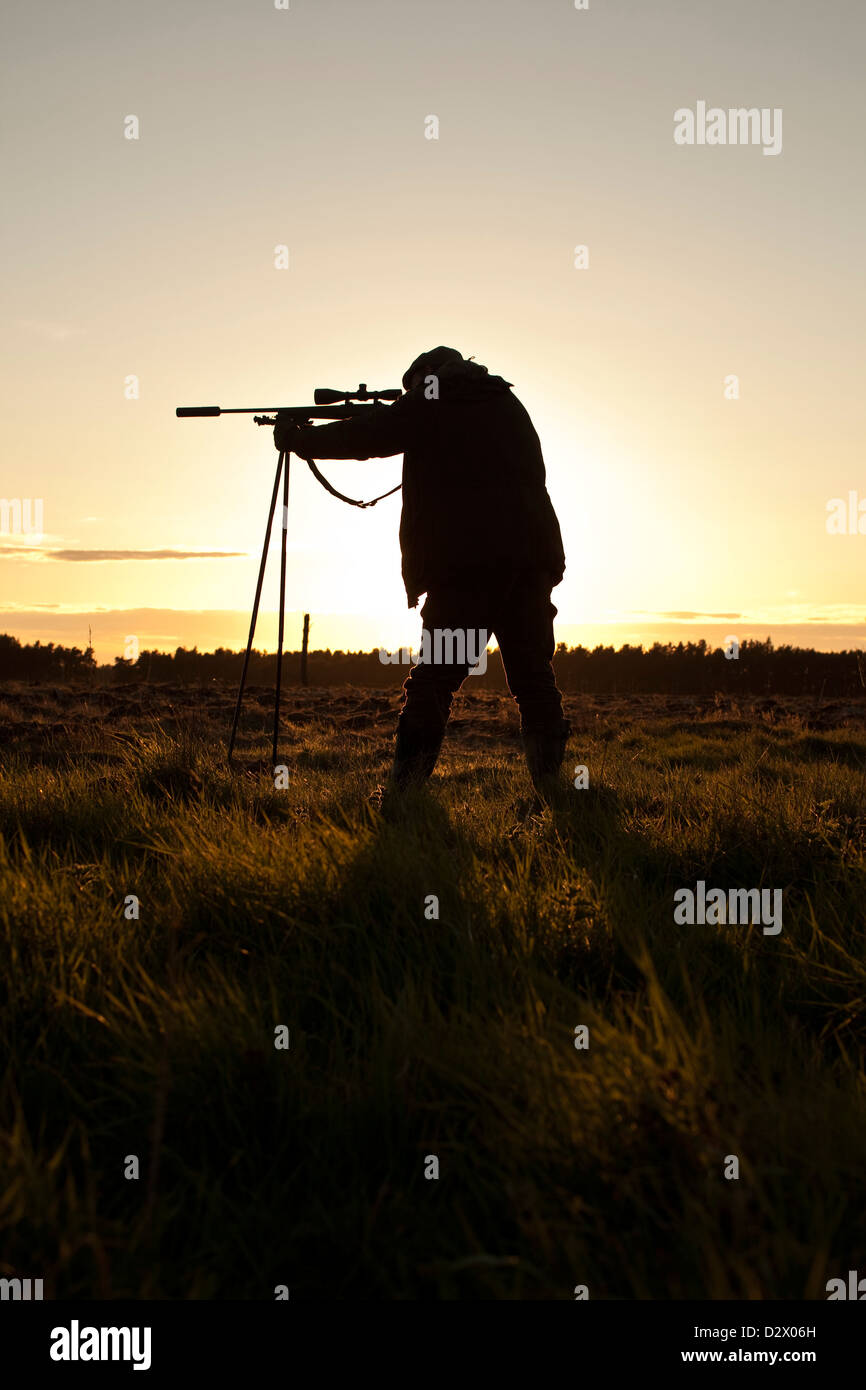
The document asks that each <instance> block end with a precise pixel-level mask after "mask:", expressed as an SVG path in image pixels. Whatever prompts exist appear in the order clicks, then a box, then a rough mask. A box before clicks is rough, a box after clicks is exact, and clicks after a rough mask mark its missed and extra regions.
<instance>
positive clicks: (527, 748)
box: [522, 719, 571, 802]
mask: <svg viewBox="0 0 866 1390" xmlns="http://www.w3.org/2000/svg"><path fill="white" fill-rule="evenodd" d="M570 732H571V725H570V724H569V723H568V721H567V720H566V719H563V720H561V722H560V725H559V727H557V726H556V725H554V727H553V728H552V729H535V730H531V731H529V732H527V733H524V734H523V735H522V738H523V752H524V756H525V757H526V766H527V767H528V768H529V775H530V777H531V778H532V785H533V787H534V788H535V791H536V793H537V795H538V796H539V797H540V799H541V800H542V801H544V802H550V801H551V800H553V799H556V798H558V797H559V795H560V794H561V793H562V792H564V790H565V788H564V786H563V785H562V783H561V781H560V776H559V773H560V769H561V768H562V761H563V758H564V757H565V745H566V743H567V742H568V735H569V734H570Z"/></svg>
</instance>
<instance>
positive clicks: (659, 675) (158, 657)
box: [0, 634, 866, 699]
mask: <svg viewBox="0 0 866 1390" xmlns="http://www.w3.org/2000/svg"><path fill="white" fill-rule="evenodd" d="M242 663H243V652H233V651H229V650H228V649H227V648H223V647H220V648H218V649H217V650H216V651H215V652H200V651H198V650H197V648H195V647H193V648H192V649H191V650H187V649H186V648H184V647H178V649H177V650H176V651H175V652H174V653H170V652H151V651H143V652H141V654H140V656H139V657H138V659H137V661H131V660H126V659H124V658H123V657H116V658H115V660H114V664H113V665H105V666H99V665H97V663H96V661H95V660H94V656H93V650H92V648H87V649H86V650H82V649H81V648H80V647H62V646H57V645H55V643H53V642H49V643H47V644H46V645H43V644H42V643H41V642H34V643H33V644H32V645H28V646H22V645H21V643H20V642H19V641H18V640H17V639H16V638H15V637H10V636H7V635H5V634H3V635H0V680H4V681H25V682H27V683H30V684H46V685H48V684H52V685H57V684H61V685H65V684H75V685H78V684H84V685H93V686H102V685H118V684H129V683H132V682H141V681H143V682H147V683H150V684H154V685H155V684H163V683H165V684H184V685H196V684H199V685H200V684H204V683H209V682H211V681H214V680H217V681H230V682H232V683H236V682H237V681H238V680H239V678H240V674H241V665H242ZM554 666H555V669H556V676H557V680H558V682H559V684H560V686H561V688H562V689H563V690H566V691H572V692H582V693H585V694H660V695H661V694H669V695H670V694H672V695H712V694H713V693H714V692H716V691H719V692H722V693H728V694H737V693H740V694H744V695H767V694H775V695H812V696H816V697H818V698H819V699H820V698H828V699H829V698H836V699H838V698H839V697H845V696H853V695H862V694H863V693H864V691H866V655H864V653H863V652H859V651H844V652H816V651H813V650H812V649H811V648H809V647H789V646H781V647H774V646H773V643H772V642H771V640H770V639H769V638H767V640H766V641H764V642H760V641H745V642H743V643H742V645H741V646H740V650H739V656H738V658H737V659H736V660H729V659H728V658H726V656H725V653H724V651H723V650H722V648H720V647H715V648H713V647H710V646H708V644H707V643H706V642H704V641H700V642H678V643H676V644H674V643H671V642H668V643H665V644H662V643H660V642H656V643H654V644H653V645H652V646H651V647H648V648H644V647H632V646H628V645H626V646H623V647H620V648H619V650H618V651H615V650H614V648H613V647H601V646H599V647H594V648H593V649H592V650H590V649H589V648H587V647H566V646H565V644H564V643H560V645H559V646H558V647H557V649H556V655H555V657H554ZM300 669H301V658H300V653H299V652H287V653H286V654H285V655H284V657H283V681H284V683H286V684H287V685H298V684H299V683H300ZM408 669H409V667H408V665H386V664H383V663H382V662H381V661H380V660H379V654H378V652H377V651H372V652H343V651H333V652H332V651H313V652H310V653H309V656H308V665H307V683H308V684H309V685H312V686H323V685H325V686H327V685H355V686H368V687H378V688H379V689H382V688H385V687H388V686H397V685H400V684H401V683H402V682H403V681H404V680H405V678H406V674H407V672H408ZM275 671H276V656H275V655H274V654H268V653H265V652H255V651H254V652H253V653H252V655H251V657H250V670H249V676H248V680H249V682H250V684H252V685H271V684H273V680H274V675H275ZM471 679H472V680H473V681H475V682H476V683H477V686H478V688H479V689H483V690H504V689H505V688H506V687H505V679H504V676H503V673H502V665H501V663H500V661H499V660H498V657H497V656H496V655H495V654H494V655H492V657H491V659H490V660H489V662H488V668H487V671H486V673H485V674H484V675H483V676H474V677H472V678H471ZM468 688H470V689H471V685H470V686H469V687H468Z"/></svg>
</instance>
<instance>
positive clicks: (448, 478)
mask: <svg viewBox="0 0 866 1390" xmlns="http://www.w3.org/2000/svg"><path fill="white" fill-rule="evenodd" d="M419 360H423V359H419ZM433 392H436V394H432V393H433ZM294 450H295V452H296V453H297V454H299V455H300V457H302V458H305V457H308V458H313V459H369V458H388V457H390V456H391V455H392V454H403V455H404V458H403V513H402V516H401V519H400V549H401V551H402V556H403V582H404V584H405V586H406V596H407V598H408V600H409V607H410V608H414V607H415V605H416V603H417V602H418V599H419V597H420V596H421V594H423V593H427V592H429V591H430V590H431V589H433V588H434V587H435V586H436V584H437V583H441V582H443V581H446V580H453V579H454V578H455V577H456V576H459V574H460V572H461V571H465V570H479V569H480V570H487V571H500V572H501V571H503V570H505V571H514V570H522V569H534V570H541V571H542V572H544V573H545V574H547V575H549V577H550V583H551V587H553V585H555V584H558V583H559V581H560V580H561V579H562V576H563V573H564V570H565V555H564V552H563V547H562V535H561V532H560V529H559V522H558V521H557V518H556V513H555V512H554V510H553V505H552V503H551V501H550V497H549V496H548V493H547V488H546V486H545V471H544V460H543V458H542V453H541V444H540V442H539V439H538V435H537V434H536V432H535V429H534V428H533V425H532V421H531V420H530V418H529V415H528V414H527V411H526V409H525V408H524V406H522V405H521V403H520V401H519V400H518V399H517V397H516V396H515V395H513V394H512V391H511V385H510V383H509V382H507V381H504V380H503V379H502V377H500V376H491V375H490V374H489V373H488V371H487V368H486V367H482V366H480V365H479V364H478V363H476V362H467V361H464V359H463V358H460V357H457V358H456V360H449V361H447V362H444V363H443V364H442V365H441V366H439V367H438V368H437V370H436V373H435V384H434V382H432V381H431V377H430V376H429V375H428V376H427V377H426V379H425V382H422V383H421V385H419V386H416V387H415V388H414V389H412V390H410V391H407V392H406V394H405V395H403V396H401V397H400V399H399V400H398V401H395V403H394V404H393V405H380V406H373V407H371V408H370V409H369V410H368V411H367V412H366V413H365V414H363V415H359V416H358V417H356V418H355V419H350V420H338V421H335V422H334V423H333V424H330V425H320V426H306V427H304V428H302V429H301V430H300V431H299V432H298V438H297V441H296V443H295V445H294Z"/></svg>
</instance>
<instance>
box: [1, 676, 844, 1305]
mask: <svg viewBox="0 0 866 1390" xmlns="http://www.w3.org/2000/svg"><path fill="white" fill-rule="evenodd" d="M469 684H470V685H471V682H470V683H469ZM251 696H252V698H251V703H250V710H249V714H248V717H247V730H248V736H247V741H246V743H245V745H244V748H243V750H242V761H244V760H245V761H246V763H247V764H251V765H252V764H255V761H256V759H258V758H261V757H262V756H263V755H264V754H265V752H266V750H267V739H266V731H267V725H268V703H267V701H268V695H267V692H265V691H259V690H254V691H253V692H251ZM231 701H232V692H231V691H230V690H228V689H226V688H216V687H212V688H210V689H205V690H201V691H192V690H185V691H184V690H181V689H179V688H174V689H171V688H169V689H161V690H154V689H149V688H147V687H143V686H133V687H129V688H125V689H124V690H123V692H122V693H117V692H90V693H88V692H76V691H70V690H63V689H56V690H49V691H44V690H43V691H38V690H27V689H23V688H22V689H6V690H5V691H3V692H0V717H2V719H3V721H4V729H5V733H4V734H3V735H2V737H3V742H2V745H0V761H2V775H0V922H2V933H0V940H2V976H0V978H2V989H3V996H4V998H3V1007H2V1025H0V1026H2V1051H3V1058H4V1061H3V1082H2V1116H0V1120H2V1148H0V1160H2V1172H0V1192H2V1196H0V1265H2V1269H0V1273H2V1274H4V1275H9V1276H11V1275H19V1276H22V1277H42V1278H44V1280H45V1296H46V1298H48V1297H54V1298H81V1297H83V1298H122V1297H134V1298H169V1299H210V1298H220V1299H228V1298H240V1299H264V1300H271V1299H273V1298H274V1290H275V1287H276V1286H277V1285H286V1286H287V1287H288V1289H289V1290H290V1292H291V1297H292V1298H293V1299H294V1298H302V1299H303V1298H307V1299H343V1298H351V1299H359V1298H360V1299H399V1300H402V1299H413V1298H424V1299H446V1300H451V1299H479V1298H487V1299H534V1300H548V1299H573V1298H574V1289H575V1286H577V1285H585V1286H587V1289H588V1293H589V1297H590V1298H592V1299H635V1298H639V1299H680V1298H689V1297H697V1298H713V1299H734V1298H749V1299H760V1298H815V1299H823V1298H825V1297H826V1293H825V1284H826V1281H827V1280H828V1279H829V1278H831V1277H836V1276H842V1277H845V1275H846V1274H847V1271H848V1270H849V1269H857V1268H859V1270H860V1273H861V1274H864V1273H866V1200H864V1199H866V1182H864V1174H866V1123H864V1120H866V1089H864V1042H866V1025H864V998H866V939H864V918H866V912H864V903H866V851H864V844H866V841H864V829H866V777H864V774H866V704H864V703H863V702H861V703H860V704H855V705H852V706H850V707H846V708H845V709H841V708H840V707H833V708H830V709H829V710H828V709H827V708H823V709H822V708H816V707H815V706H814V704H813V703H809V704H808V707H807V706H806V704H805V703H803V702H799V703H798V702H797V701H796V700H789V701H787V702H782V703H776V702H773V701H753V702H749V703H743V704H742V705H734V704H732V703H731V702H730V701H727V702H720V701H716V702H713V701H703V702H698V701H694V700H692V701H689V700H679V701H676V700H667V699H653V698H642V699H641V698H635V699H633V700H629V699H628V698H626V697H618V698H611V699H610V700H605V699H603V698H601V697H596V698H595V699H591V698H584V699H581V698H580V697H571V698H570V699H569V701H568V706H569V710H568V712H569V714H570V715H571V718H572V721H573V723H574V726H575V731H574V734H573V736H572V739H571V743H570V746H569V757H568V768H569V769H571V771H572V775H573V768H574V766H575V764H577V763H582V764H586V766H587V767H588V770H589V779H590V786H589V789H588V790H571V791H570V792H569V795H568V798H567V802H566V804H565V806H564V807H563V808H560V809H558V810H557V811H556V812H555V813H551V812H550V811H548V812H546V813H545V814H544V815H543V816H538V815H531V814H529V813H528V812H527V809H526V806H525V804H524V803H525V801H526V798H527V793H528V782H527V778H526V773H525V770H524V766H523V763H522V759H521V753H520V747H519V743H518V741H517V737H516V720H515V715H514V713H513V707H512V705H511V702H510V701H509V700H508V699H507V698H504V697H500V696H497V695H494V694H485V693H483V692H477V693H476V692H472V691H468V692H467V693H466V695H464V696H462V697H461V700H460V704H459V708H458V710H457V711H456V717H455V723H454V728H453V730H452V734H451V736H450V738H449V740H448V742H447V743H446V750H445V754H444V756H443V759H442V762H441V765H440V768H439V770H438V771H437V774H436V776H435V777H434V779H433V782H432V784H431V788H430V793H429V795H419V796H417V797H414V798H413V799H412V801H411V804H410V805H409V806H408V807H407V811H406V815H405V817H403V818H402V819H401V820H399V821H398V822H397V823H386V822H383V821H382V820H381V819H380V818H378V817H377V815H376V814H375V812H374V811H373V810H372V809H371V807H370V806H369V805H368V803H367V796H368V794H369V792H370V791H371V789H372V788H373V787H374V786H375V784H376V783H377V782H378V781H381V780H382V779H383V776H384V773H385V770H386V767H387V763H388V759H389V756H390V751H391V735H392V732H393V721H394V713H395V710H396V706H397V695H396V694H395V693H393V692H381V693H377V692H370V691H363V692H361V691H353V690H339V689H338V690H331V691H324V690H322V691H316V690H309V691H302V690H291V691H289V692H287V703H286V717H285V721H284V729H283V742H282V746H283V751H284V761H285V763H286V765H287V767H288V769H289V778H288V781H289V785H288V788H287V789H286V790H276V789H275V787H274V781H273V777H272V776H271V775H270V773H269V772H268V771H267V770H261V769H259V770H256V768H255V766H254V765H253V766H248V768H247V770H246V771H242V772H240V773H235V774H234V775H231V774H230V773H229V771H228V769H227V767H226V764H225V756H224V740H225V734H226V728H227V722H228V718H229V711H230V708H231ZM699 879H703V880H704V881H705V882H706V883H707V885H708V886H718V887H722V888H728V887H744V888H753V887H762V886H763V887H772V888H781V889H782V890H783V895H784V925H783V928H782V931H781V933H779V934H778V935H776V936H771V935H765V934H763V932H762V930H761V927H760V925H755V926H733V925H724V926H697V925H696V926H678V925H676V924H675V922H674V919H673V895H674V892H675V890H676V889H678V888H681V887H692V888H694V886H695V884H696V881H697V880H699ZM129 895H135V896H136V897H137V898H138V900H139V903H140V908H139V917H138V920H135V919H134V918H133V919H130V918H129V917H128V915H127V913H128V912H129V911H130V909H129V908H127V909H126V912H125V902H126V900H127V899H128V897H129ZM431 895H435V897H436V898H437V899H438V918H436V917H435V915H433V908H432V907H431V905H430V897H431ZM280 1025H284V1026H285V1027H286V1028H288V1029H289V1039H290V1045H289V1047H288V1049H279V1050H278V1049H277V1048H276V1047H275V1045H274V1040H275V1029H276V1028H277V1027H278V1026H280ZM579 1025H587V1026H588V1028H589V1034H588V1037H589V1046H588V1048H586V1049H581V1050H578V1049H576V1048H575V1045H574V1043H575V1028H576V1027H578V1026H579ZM130 1155H135V1156H137V1158H138V1159H139V1163H140V1176H139V1177H138V1178H137V1179H131V1180H130V1179H128V1178H127V1177H125V1175H124V1173H125V1168H128V1167H129V1166H130V1165H129V1164H128V1157H129V1156H130ZM729 1155H734V1156H736V1157H738V1159H739V1178H738V1179H735V1180H734V1179H729V1178H726V1177H725V1168H726V1159H727V1156H729ZM430 1156H436V1158H437V1159H438V1163H439V1177H438V1180H433V1179H429V1178H427V1177H425V1169H428V1170H429V1168H430V1166H431V1165H430V1163H429V1161H428V1160H429V1157H430Z"/></svg>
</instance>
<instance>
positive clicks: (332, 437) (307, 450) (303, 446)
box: [274, 397, 411, 459]
mask: <svg viewBox="0 0 866 1390" xmlns="http://www.w3.org/2000/svg"><path fill="white" fill-rule="evenodd" d="M405 399H406V398H405V397H403V398H402V399H401V400H399V401H395V402H394V404H393V405H374V406H371V407H370V408H369V410H366V411H365V412H364V414H363V415H356V416H355V417H354V419H351V420H335V421H334V423H333V424H332V425H302V426H301V427H300V428H296V427H294V426H290V427H289V431H287V432H286V434H285V436H283V435H282V434H281V429H280V426H279V425H277V427H276V429H275V430H274V443H275V444H276V446H277V448H278V449H280V448H286V447H287V448H290V449H291V450H292V452H293V453H296V454H298V456H299V457H300V458H313V459H371V458H376V459H378V458H390V457H391V455H392V454H402V453H404V452H405V450H406V449H407V448H408V447H409V444H410V435H411V428H410V416H409V413H408V412H407V411H406V410H405V409H401V407H402V406H403V401H404V400H405ZM281 440H282V441H283V442H281Z"/></svg>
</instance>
